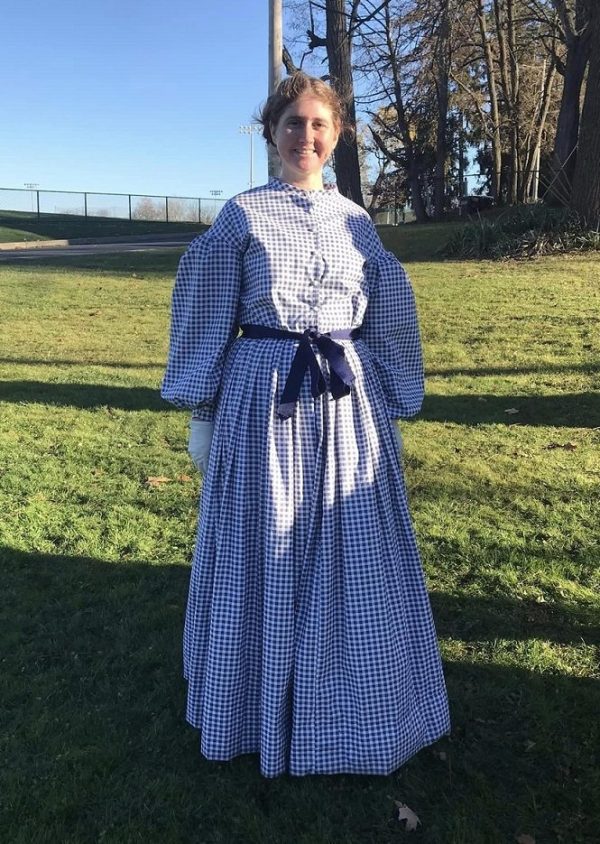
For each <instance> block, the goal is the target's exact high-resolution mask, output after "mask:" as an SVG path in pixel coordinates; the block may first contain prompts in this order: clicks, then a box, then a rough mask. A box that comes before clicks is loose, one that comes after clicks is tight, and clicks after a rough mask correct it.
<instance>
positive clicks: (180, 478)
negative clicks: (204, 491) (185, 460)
mask: <svg viewBox="0 0 600 844" xmlns="http://www.w3.org/2000/svg"><path fill="white" fill-rule="evenodd" d="M177 480H178V481H181V482H182V483H187V482H188V481H192V480H193V478H192V477H191V475H177Z"/></svg>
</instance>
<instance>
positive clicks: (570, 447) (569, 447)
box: [546, 442, 577, 451]
mask: <svg viewBox="0 0 600 844" xmlns="http://www.w3.org/2000/svg"><path fill="white" fill-rule="evenodd" d="M554 448H563V449H564V450H565V451H575V449H576V448H577V443H571V442H568V443H555V442H551V443H548V445H547V446H546V449H547V450H548V451H551V450H552V449H554Z"/></svg>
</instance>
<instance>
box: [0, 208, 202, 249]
mask: <svg viewBox="0 0 600 844" xmlns="http://www.w3.org/2000/svg"><path fill="white" fill-rule="evenodd" d="M205 228H206V227H205V226H204V225H200V224H198V223H177V222H171V223H165V222H162V221H160V220H119V219H117V218H113V217H81V216H78V215H76V214H42V215H41V217H40V219H39V220H38V219H37V217H36V215H35V214H31V213H27V212H17V211H14V212H13V211H0V243H13V242H17V241H33V240H65V239H71V238H86V237H114V236H123V235H142V234H179V233H186V232H200V231H203V230H204V229H205Z"/></svg>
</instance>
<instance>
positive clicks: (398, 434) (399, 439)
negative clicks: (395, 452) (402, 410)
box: [394, 422, 404, 457]
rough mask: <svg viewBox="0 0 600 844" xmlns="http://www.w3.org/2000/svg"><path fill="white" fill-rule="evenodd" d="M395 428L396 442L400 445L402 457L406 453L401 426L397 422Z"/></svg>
mask: <svg viewBox="0 0 600 844" xmlns="http://www.w3.org/2000/svg"><path fill="white" fill-rule="evenodd" d="M394 428H395V431H396V442H397V443H398V449H399V451H400V457H402V454H403V452H404V443H403V441H402V431H401V430H400V425H398V423H397V422H395V423H394Z"/></svg>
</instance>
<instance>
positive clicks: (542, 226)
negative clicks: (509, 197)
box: [443, 204, 600, 258]
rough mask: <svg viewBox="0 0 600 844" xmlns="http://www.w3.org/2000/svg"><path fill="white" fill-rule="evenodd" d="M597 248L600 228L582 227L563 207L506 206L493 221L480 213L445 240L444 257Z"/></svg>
mask: <svg viewBox="0 0 600 844" xmlns="http://www.w3.org/2000/svg"><path fill="white" fill-rule="evenodd" d="M592 249H600V231H598V230H594V229H591V230H590V229H589V228H587V227H585V226H584V225H583V224H582V222H581V221H580V219H579V218H578V216H577V215H576V214H575V213H574V212H572V211H570V210H568V209H566V208H551V207H549V206H547V205H542V204H540V205H529V206H521V207H519V208H507V209H506V211H505V213H504V214H501V215H500V216H498V217H496V218H495V219H494V220H488V219H486V218H484V217H481V216H479V218H478V219H476V220H473V221H472V222H470V223H467V224H466V225H465V226H463V227H462V228H461V229H459V230H458V231H457V232H455V233H454V235H453V236H452V237H451V238H450V240H449V241H448V242H447V244H446V246H445V247H444V249H443V255H444V256H445V257H447V258H532V257H535V256H537V255H549V254H553V253H558V252H583V251H587V250H592Z"/></svg>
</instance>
